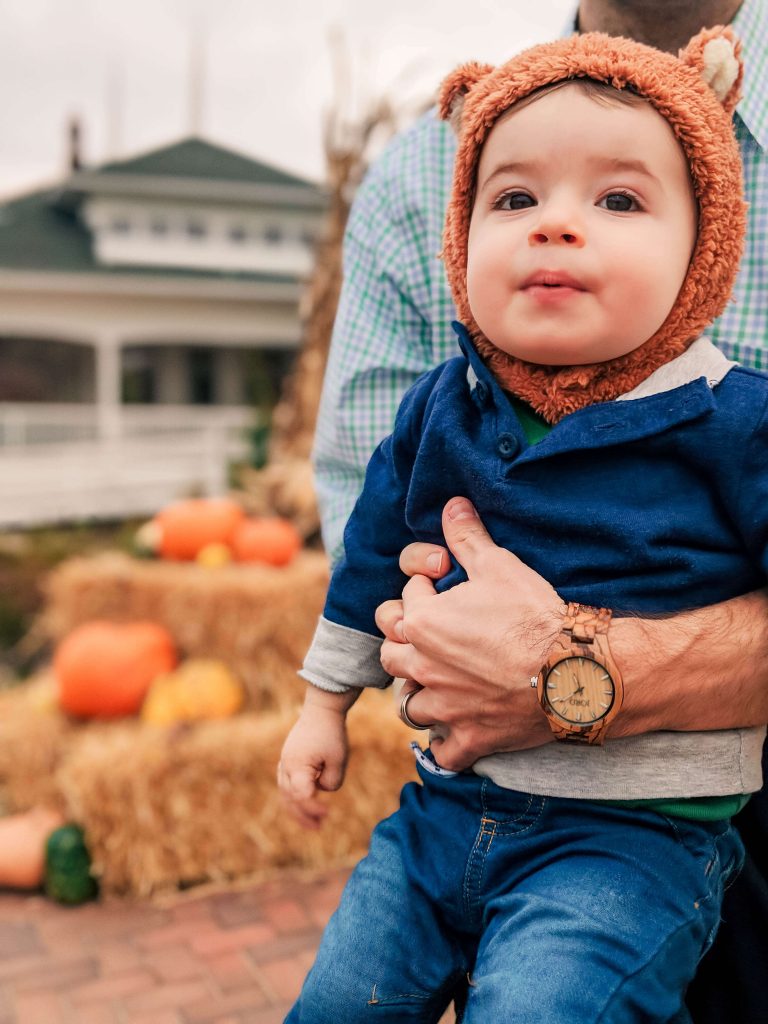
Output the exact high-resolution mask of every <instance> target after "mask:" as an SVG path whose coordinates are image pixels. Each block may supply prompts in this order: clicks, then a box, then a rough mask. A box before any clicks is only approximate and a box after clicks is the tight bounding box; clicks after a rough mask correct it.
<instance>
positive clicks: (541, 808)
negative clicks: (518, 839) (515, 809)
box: [496, 796, 547, 836]
mask: <svg viewBox="0 0 768 1024" xmlns="http://www.w3.org/2000/svg"><path fill="white" fill-rule="evenodd" d="M535 799H536V797H535V796H531V800H530V803H529V804H528V807H527V808H526V813H527V812H528V811H529V810H530V809H531V805H532V804H533V801H534V800H535ZM538 799H540V800H541V803H540V804H539V809H538V811H537V812H536V817H535V818H532V819H531V820H530V821H529V822H528V824H527V825H526V826H525V828H518V829H514V830H512V831H509V832H507V831H505V830H504V829H497V830H496V835H497V836H521V835H523V833H525V832H529V831H530V830H531V829H532V828H534V827H535V826H536V825H538V823H539V819H540V818H541V816H542V814H543V813H544V809H545V808H546V806H547V797H545V796H542V797H539V798H538ZM521 817H522V815H521ZM515 820H517V819H515Z"/></svg>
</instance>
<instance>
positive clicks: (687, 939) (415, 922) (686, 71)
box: [278, 29, 768, 1024]
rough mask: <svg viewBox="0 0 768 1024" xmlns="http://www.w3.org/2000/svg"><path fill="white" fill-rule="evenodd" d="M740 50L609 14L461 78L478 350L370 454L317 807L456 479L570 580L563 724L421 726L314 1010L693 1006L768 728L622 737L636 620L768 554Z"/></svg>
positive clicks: (324, 627)
mask: <svg viewBox="0 0 768 1024" xmlns="http://www.w3.org/2000/svg"><path fill="white" fill-rule="evenodd" d="M740 74H741V69H740V65H739V61H738V47H737V45H736V44H735V43H734V41H733V39H732V36H731V34H730V32H729V31H728V30H723V29H712V30H707V31H704V32H702V33H700V35H699V36H697V37H696V38H695V39H693V40H692V41H691V43H690V44H689V46H688V47H687V48H686V49H685V50H684V51H682V52H681V54H680V57H679V58H675V57H673V56H671V55H669V54H663V53H660V52H658V51H656V50H653V49H651V48H649V47H645V46H642V45H641V44H638V43H634V42H631V41H629V40H623V39H612V38H609V37H606V36H601V35H584V36H575V37H573V38H571V39H568V40H561V41H559V42H556V43H551V44H547V45H545V46H540V47H536V48H534V49H532V50H529V51H527V52H525V53H523V54H521V55H520V56H519V57H516V58H514V59H513V60H512V61H510V62H509V63H507V64H506V65H504V66H502V67H500V68H498V69H494V68H491V67H488V66H481V65H477V64H471V65H466V66H465V67H463V68H460V69H459V70H458V71H457V72H455V73H454V74H453V75H451V76H450V77H449V78H448V80H447V81H446V82H445V83H444V86H443V90H442V96H441V112H442V114H443V116H444V117H450V118H451V120H452V121H453V123H454V126H455V127H456V129H457V132H458V135H459V146H458V152H457V157H456V168H455V176H454V187H453V193H452V198H451V203H450V207H449V211H448V217H447V222H446V232H445V246H444V252H443V258H444V260H445V266H446V272H447V274H448V278H449V281H450V283H451V287H452V290H453V294H454V299H455V302H456V307H457V311H458V319H459V321H460V323H457V325H456V328H457V333H458V335H459V342H460V345H461V349H462V355H461V356H457V357H456V358H454V359H451V360H449V361H448V362H447V363H445V364H443V365H442V366H440V367H438V368H437V369H435V370H433V371H431V372H429V373H427V374H425V375H424V376H423V377H422V378H420V379H419V381H417V383H416V384H415V385H414V386H413V388H412V389H411V390H410V391H409V392H408V394H407V395H406V397H405V399H404V400H403V403H402V405H401V407H400V410H399V412H398V416H397V420H396V423H395V427H394V431H393V433H392V435H391V436H390V437H389V438H387V439H386V440H385V441H384V442H382V444H381V445H380V446H379V448H378V449H377V450H376V452H375V453H374V455H373V457H372V459H371V462H370V465H369V468H368V473H367V476H366V482H365V487H364V490H363V493H362V495H361V497H360V499H359V501H358V504H357V506H356V508H355V510H354V512H353V514H352V517H351V519H350V521H349V524H348V527H347V531H346V533H345V552H346V553H345V558H344V560H343V561H342V562H341V563H340V565H339V566H338V568H337V569H336V571H335V573H334V575H333V579H332V581H331V587H330V590H329V594H328V600H327V603H326V608H325V611H324V614H323V617H322V619H321V620H320V623H319V625H318V629H317V632H316V635H315V639H314V641H313V645H312V647H311V649H310V651H309V653H308V655H307V658H306V661H305V664H304V669H303V671H302V674H303V675H304V677H305V678H306V679H307V681H308V683H309V686H308V689H307V696H306V701H305V705H304V708H303V710H302V712H301V715H300V718H299V720H298V722H297V723H296V725H295V726H294V728H293V730H292V732H291V733H290V735H289V736H288V739H287V740H286V743H285V746H284V749H283V753H282V757H281V763H280V767H279V769H278V778H279V783H280V786H281V788H282V790H283V793H284V795H285V796H286V798H287V799H288V800H289V802H290V803H291V805H292V807H293V809H294V810H295V812H296V814H297V815H298V816H299V818H300V819H301V820H303V821H304V822H305V823H306V824H316V823H317V822H318V820H319V816H320V812H319V811H318V802H317V796H316V794H317V791H318V790H328V789H335V788H337V787H338V786H339V785H340V784H341V782H342V779H343V775H344V768H345V762H346V754H347V745H346V728H345V718H346V713H347V711H348V710H349V708H350V707H351V705H352V704H353V703H354V701H355V699H356V698H357V696H358V695H359V693H360V690H361V688H362V687H365V686H386V685H387V684H388V683H389V682H390V678H389V677H388V676H387V675H386V673H385V672H384V670H383V669H382V667H381V665H380V662H379V660H378V653H379V648H380V644H381V637H380V634H378V631H377V629H376V626H375V621H374V613H375V609H376V607H377V606H378V605H379V604H381V602H382V601H384V600H386V599H387V598H392V597H396V596H397V595H398V594H399V593H400V591H401V590H402V586H403V584H404V583H405V577H404V576H403V575H402V573H401V572H400V570H399V567H398V554H399V552H400V551H401V550H402V548H403V547H404V546H405V545H406V544H407V543H409V542H411V541H413V540H422V541H429V542H432V543H440V542H441V541H442V535H441V511H442V508H443V506H444V505H445V503H446V502H447V501H448V499H449V498H451V497H452V496H453V495H456V494H463V495H465V496H466V497H468V498H469V499H470V500H471V501H472V502H473V504H474V505H475V507H476V508H477V510H478V512H479V513H480V516H481V518H482V520H483V522H484V523H485V524H486V526H487V527H488V529H489V532H490V533H491V536H492V537H493V538H494V540H495V542H496V543H497V544H499V545H501V546H503V547H506V548H508V549H509V550H511V551H513V552H514V553H515V554H516V555H517V556H518V557H520V558H521V559H522V560H523V561H524V562H526V563H527V564H529V565H531V566H532V567H533V568H534V569H535V570H536V571H537V572H539V573H541V574H542V575H543V576H544V577H545V578H546V579H548V580H550V581H551V582H552V584H553V586H554V587H555V589H556V590H557V592H558V594H559V595H560V596H561V597H562V599H563V601H564V609H563V622H562V631H561V633H560V635H559V636H558V637H557V638H556V639H555V641H554V643H553V646H552V650H551V651H550V652H549V655H548V657H547V658H546V660H545V662H544V664H543V665H542V668H541V672H540V673H539V676H538V678H537V679H535V680H534V682H535V684H536V691H535V692H534V690H533V688H532V690H531V695H532V699H538V700H539V702H540V705H541V710H542V714H543V715H545V716H546V719H547V721H548V722H549V724H550V726H551V729H552V733H553V736H554V738H555V740H556V742H553V743H550V744H546V745H544V746H539V747H536V748H533V749H531V750H524V751H517V752H512V753H498V754H494V755H492V756H490V757H486V758H483V759H481V760H480V761H478V762H477V763H476V764H475V765H474V766H473V770H472V771H471V772H465V773H460V774H456V773H452V772H447V771H445V770H444V769H442V768H441V767H440V766H439V765H438V764H437V763H436V761H435V759H434V758H433V757H432V756H431V754H430V752H429V751H427V752H425V753H423V752H421V751H417V766H418V769H419V774H420V777H421V782H422V784H421V785H419V784H417V783H413V784H409V785H408V786H406V787H405V789H404V790H403V794H402V798H401V807H400V810H399V811H398V812H397V813H396V814H394V815H393V816H392V817H391V818H389V819H387V820H386V821H384V822H382V823H381V824H380V825H379V826H378V827H377V829H376V830H375V832H374V834H373V837H372V840H371V847H370V852H369V855H368V856H367V857H366V858H365V860H363V861H362V862H361V864H360V865H358V867H357V869H356V870H355V872H354V873H353V874H352V876H351V878H350V881H349V883H348V885H347V888H346V889H345V892H344V895H343V897H342V901H341V905H340V907H339V910H338V911H337V913H336V914H335V915H334V917H333V918H332V920H331V922H330V923H329V925H328V928H327V930H326V933H325V935H324V938H323V941H322V944H321V947H320V951H319V953H318V957H317V961H316V963H315V965H314V967H313V968H312V970H311V972H310V974H309V976H308V978H307V981H306V983H305V986H304V989H303V991H302V994H301V996H300V997H299V1000H298V1002H297V1003H296V1005H295V1007H294V1008H293V1010H292V1011H291V1013H290V1014H289V1016H288V1018H287V1021H288V1022H290V1024H298V1022H301V1024H307V1022H312V1024H321V1022H322V1024H341V1022H343V1024H354V1022H357V1021H363V1020H369V1019H374V1018H377V1017H379V1018H382V1019H385V1020H392V1021H405V1020H413V1021H420V1022H424V1024H426V1022H436V1021H438V1020H439V1018H440V1016H441V1014H442V1013H443V1012H444V1010H445V1007H446V1006H447V1005H448V1003H449V1002H450V1000H451V999H452V998H454V997H455V996H457V993H458V997H459V999H460V1000H463V1002H464V1005H463V1006H462V1007H461V1008H460V1015H461V1019H462V1020H463V1021H464V1024H480V1022H482V1024H488V1022H491V1021H507V1020H520V1021H525V1022H533V1021H536V1022H541V1024H552V1022H555V1021H561V1020H562V1021H564V1020H568V1021H572V1022H582V1021H598V1020H599V1021H601V1022H603V1024H608V1022H616V1024H627V1022H629V1021H636V1020H637V1021H639V1020H643V1021H659V1022H667V1021H672V1020H673V1019H675V1020H685V1019H686V1017H685V1010H684V1008H683V997H684V993H685V988H686V985H687V984H688V982H689V980H690V979H691V978H692V976H693V974H694V972H695V968H696V964H697V963H698V961H699V959H700V958H701V956H702V955H703V953H704V952H705V951H706V949H707V948H708V946H709V944H710V943H711V941H712V939H713V937H714V934H715V931H716V928H717V924H718V920H719V907H720V901H721V897H722V891H723V888H724V886H725V884H726V883H727V881H728V879H729V878H730V877H731V875H732V874H733V873H734V872H735V871H736V870H737V869H738V866H739V864H740V861H741V856H742V854H741V847H740V843H739V840H738V837H737V835H736V833H735V832H734V830H732V828H731V825H730V820H729V819H730V816H731V815H732V814H733V813H735V811H736V810H738V809H739V808H740V807H741V806H743V804H744V803H745V802H746V800H747V799H748V794H749V793H750V792H752V791H754V790H756V789H758V788H759V787H760V785H761V778H760V752H761V747H762V738H763V733H764V730H732V731H721V732H713V733H671V732H665V733H654V734H650V735H646V736H640V737H632V738H629V739H620V740H613V741H610V723H611V722H612V721H613V720H614V719H615V717H616V716H617V715H620V714H621V704H622V684H621V666H620V665H617V664H616V662H615V661H614V659H613V657H612V655H611V651H610V622H611V617H612V614H639V615H650V614H659V613H668V612H674V611H678V610H681V609H684V608H690V607H700V606H703V605H706V604H711V603H715V602H718V601H722V600H724V599H727V598H729V597H733V596H735V595H737V594H740V593H746V592H748V591H751V590H753V589H755V588H757V587H760V586H764V585H765V583H766V568H767V567H768V557H767V555H766V548H767V546H768V448H767V447H766V439H768V432H767V428H766V418H765V407H766V404H768V386H767V383H766V379H765V378H764V377H763V376H762V375H761V374H758V373H756V372H753V371H746V370H743V369H741V368H739V367H735V366H734V364H732V363H729V362H728V361H727V360H726V359H725V357H724V356H722V355H721V354H720V353H719V352H718V351H717V350H716V349H715V348H714V347H713V346H712V345H711V344H710V343H709V342H708V341H707V340H706V339H703V338H701V337H700V334H701V331H702V329H703V328H704V327H705V326H706V325H707V324H708V323H709V322H710V321H711V320H712V319H714V318H715V317H716V316H718V315H719V314H720V312H722V309H723V308H724V305H725V303H726V302H727V300H728V297H729V294H730V290H731V287H732V284H733V280H734V278H735V274H736V271H737V267H738V259H739V255H740V250H741V244H742V239H743V233H744V221H745V218H744V203H743V201H742V198H741V177H740V165H739V157H738V150H737V147H736V144H735V141H734V139H733V134H732V128H731V123H730V114H731V112H732V110H733V108H734V106H735V103H736V100H737V98H738V89H739V81H740ZM464 578H465V577H464V575H463V571H462V569H461V567H460V566H458V565H454V567H453V569H452V571H451V572H450V573H449V575H448V576H447V577H446V578H445V580H444V581H443V583H442V585H443V586H455V585H457V584H460V583H461V582H462V580H463V579H464ZM692 699H695V695H692ZM402 711H403V714H404V718H405V719H406V720H407V717H408V716H407V697H406V698H405V700H404V702H403V705H402ZM606 734H608V737H609V741H608V742H607V743H606V742H605V740H606ZM383 770H386V769H385V767H384V766H383ZM467 979H469V984H468V986H467V984H466V980H467ZM462 993H464V994H465V995H462Z"/></svg>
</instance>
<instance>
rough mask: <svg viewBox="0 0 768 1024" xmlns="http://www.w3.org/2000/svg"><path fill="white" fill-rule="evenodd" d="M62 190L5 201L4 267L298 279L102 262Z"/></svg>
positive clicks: (0, 233)
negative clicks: (65, 204)
mask: <svg viewBox="0 0 768 1024" xmlns="http://www.w3.org/2000/svg"><path fill="white" fill-rule="evenodd" d="M57 199H58V193H57V192H51V191H45V192H32V193H30V194H29V195H26V196H21V197H20V198H19V199H14V200H11V201H10V202H6V203H4V204H3V205H1V206H0V270H37V271H47V272H51V273H91V274H105V275H112V276H114V275H116V274H121V275H132V276H146V275H152V276H153V277H166V278H189V277H198V278H206V279H208V280H212V279H213V280H239V281H254V282H258V281H264V282H271V283H275V284H283V283H285V284H288V283H294V282H295V281H296V277H295V276H292V275H289V274H253V273H238V272H233V271H216V270H187V269H185V268H181V267H179V268H176V267H166V266H156V265H151V266H141V265H134V264H120V265H107V264H103V263H99V262H98V261H97V260H96V258H95V256H94V253H93V244H92V239H91V234H90V232H89V231H88V229H87V228H86V227H85V226H84V225H83V224H82V223H81V222H80V220H79V218H78V216H77V211H76V210H74V209H71V208H67V207H62V206H60V205H57Z"/></svg>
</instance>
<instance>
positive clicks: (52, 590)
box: [41, 551, 328, 710]
mask: <svg viewBox="0 0 768 1024" xmlns="http://www.w3.org/2000/svg"><path fill="white" fill-rule="evenodd" d="M327 586H328V562H327V559H326V558H325V555H323V554H321V553H319V552H312V551H303V552H301V553H300V554H299V555H298V556H297V558H296V559H295V560H294V561H293V562H292V563H291V564H290V565H288V566H285V567H282V568H274V567H273V566H267V565H230V566H222V567H221V568H217V569H206V568H203V567H202V566H199V565H196V564H188V563H176V562H150V561H140V560H137V559H132V558H129V557H128V556H126V555H122V554H118V553H114V552H110V553H107V554H103V555H98V556H95V557H92V558H76V559H71V560H69V561H67V562H65V563H63V564H62V565H60V566H59V567H58V568H56V569H55V570H54V571H53V572H52V573H51V574H50V575H49V576H48V578H47V581H46V584H45V590H46V594H47V606H46V610H45V612H44V614H43V618H42V620H41V626H42V628H43V629H44V630H45V632H46V633H47V635H48V636H49V637H50V638H51V639H52V640H53V641H54V642H56V641H58V640H60V639H61V638H62V637H64V636H65V635H66V634H67V633H68V632H69V631H70V630H71V629H73V628H74V627H75V626H77V625H79V624H80V623H82V622H86V621H88V620H90V619H111V620H114V621H118V622H126V621H135V620H137V619H149V620H151V621H153V622H158V623H160V624H161V625H163V626H165V627H166V629H168V631H169V632H170V633H171V635H172V636H173V638H174V640H175V641H176V643H177V645H178V647H179V649H180V651H181V652H182V653H183V654H184V655H186V656H187V657H208V658H218V659H221V660H222V661H224V662H226V663H227V664H229V665H230V666H231V668H232V669H233V671H234V672H235V673H236V674H237V675H238V677H239V678H240V679H241V680H242V682H243V683H244V684H245V687H246V690H247V692H248V695H249V700H250V705H251V707H252V708H254V709H256V710H282V709H286V708H288V707H291V706H293V705H294V704H295V702H296V701H297V700H298V699H299V698H300V696H301V693H302V692H303V687H304V684H303V683H302V682H301V680H300V679H298V678H297V676H296V670H297V669H298V668H299V666H300V665H301V662H302V659H303V657H304V654H305V653H306V650H307V648H308V646H309V643H310V641H311V639H312V634H313V632H314V628H315V623H316V622H317V617H318V615H319V614H320V612H321V611H322V607H323V601H324V598H325V591H326V589H327Z"/></svg>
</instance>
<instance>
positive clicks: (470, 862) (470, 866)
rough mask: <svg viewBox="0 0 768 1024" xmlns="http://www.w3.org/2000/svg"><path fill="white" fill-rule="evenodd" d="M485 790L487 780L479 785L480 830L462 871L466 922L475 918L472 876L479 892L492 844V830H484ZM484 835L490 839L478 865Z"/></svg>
mask: <svg viewBox="0 0 768 1024" xmlns="http://www.w3.org/2000/svg"><path fill="white" fill-rule="evenodd" d="M487 788H488V780H487V779H483V781H482V783H481V785H480V808H481V817H480V828H479V829H478V832H477V835H476V836H475V842H474V844H473V846H472V849H471V851H470V853H469V857H468V858H467V865H466V868H465V870H464V886H463V890H464V913H465V914H466V916H467V921H471V920H472V919H473V917H474V916H476V910H475V908H474V904H475V902H476V900H475V898H474V897H473V896H472V895H471V892H470V889H471V887H472V884H473V875H476V874H477V875H478V884H477V885H476V886H475V887H476V888H477V889H478V891H479V889H480V884H479V880H480V879H482V876H483V873H484V871H485V858H486V855H487V852H488V848H489V847H490V843H491V842H493V836H494V829H487V828H486V824H488V823H489V821H490V819H489V818H488V805H487V803H486V799H485V793H486V790H487ZM493 824H494V826H495V822H493ZM486 835H490V837H491V839H490V842H489V844H488V847H486V849H485V850H484V851H483V852H482V856H481V857H480V858H479V863H478V857H477V855H478V854H479V853H480V851H481V848H482V842H483V838H484V837H485V836H486ZM476 865H477V867H478V870H479V873H478V872H476V871H475V866H476Z"/></svg>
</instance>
